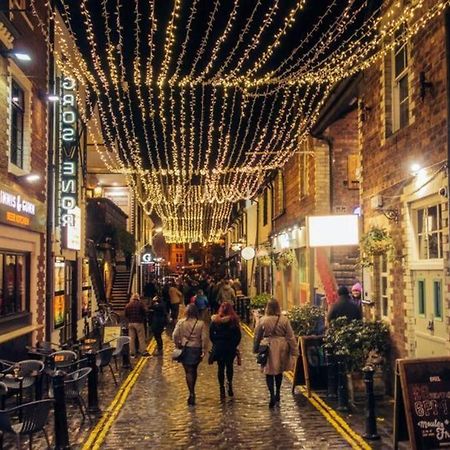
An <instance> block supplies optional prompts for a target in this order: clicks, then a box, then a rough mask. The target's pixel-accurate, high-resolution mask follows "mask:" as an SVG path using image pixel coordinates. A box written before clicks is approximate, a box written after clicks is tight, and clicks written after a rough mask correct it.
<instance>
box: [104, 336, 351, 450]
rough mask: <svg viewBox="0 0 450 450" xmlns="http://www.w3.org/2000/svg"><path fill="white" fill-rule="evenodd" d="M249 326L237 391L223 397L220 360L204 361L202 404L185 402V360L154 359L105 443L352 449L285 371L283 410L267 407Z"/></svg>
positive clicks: (167, 348) (115, 446)
mask: <svg viewBox="0 0 450 450" xmlns="http://www.w3.org/2000/svg"><path fill="white" fill-rule="evenodd" d="M251 345H252V342H251V338H250V337H249V336H248V335H246V334H245V333H243V341H242V343H241V351H242V354H243V363H242V366H241V367H238V366H235V383H234V385H235V396H234V398H229V397H228V398H227V400H226V401H225V402H223V403H221V402H220V400H219V388H218V385H217V381H216V366H215V365H214V366H208V364H207V362H203V363H202V364H200V367H199V378H198V382H197V405H196V406H195V407H189V406H187V404H186V399H187V389H186V385H185V381H184V372H183V368H182V367H181V365H178V364H175V363H173V362H172V361H171V360H170V353H171V351H170V350H171V349H172V343H171V342H170V339H169V338H168V337H167V336H166V337H165V351H164V357H160V358H157V357H152V358H150V359H149V360H148V361H147V363H146V366H145V367H144V369H143V371H142V372H141V374H140V376H139V378H138V380H137V382H136V384H135V385H134V388H133V390H132V392H131V394H130V395H129V397H128V399H127V401H126V403H125V404H124V406H123V408H122V410H121V412H120V414H119V416H118V418H117V419H116V421H115V422H114V424H113V425H112V427H111V429H110V430H109V432H108V435H107V437H106V439H105V441H104V443H103V446H102V448H104V449H147V448H148V449H150V448H151V449H292V448H300V449H311V450H312V449H317V450H320V449H345V448H350V447H349V445H348V444H347V442H346V441H345V440H343V438H342V437H341V436H340V435H339V434H338V433H337V432H336V431H335V430H334V429H333V427H332V426H331V425H329V424H328V423H327V421H326V419H325V418H324V417H323V416H322V415H321V414H320V413H319V412H318V411H317V410H316V409H315V408H314V407H313V406H311V404H310V403H309V402H308V401H307V399H306V398H305V397H304V396H303V395H301V394H298V395H296V396H293V395H292V394H291V383H290V382H289V381H288V380H287V379H286V378H285V381H284V386H283V394H282V404H281V408H280V409H275V410H270V409H269V408H268V394H267V389H266V386H265V382H264V376H263V375H262V374H261V373H260V371H259V368H258V367H257V365H256V363H255V359H254V356H253V355H252V353H251Z"/></svg>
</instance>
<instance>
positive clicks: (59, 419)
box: [52, 370, 70, 450]
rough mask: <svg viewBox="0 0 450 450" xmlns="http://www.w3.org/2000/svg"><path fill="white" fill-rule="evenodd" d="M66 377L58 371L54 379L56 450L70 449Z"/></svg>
mask: <svg viewBox="0 0 450 450" xmlns="http://www.w3.org/2000/svg"><path fill="white" fill-rule="evenodd" d="M64 376H65V373H64V372H63V371H62V370H57V371H56V372H55V373H54V374H53V378H52V383H53V396H54V398H55V450H63V449H70V443H69V429H68V426H67V410H66V398H65V394H64Z"/></svg>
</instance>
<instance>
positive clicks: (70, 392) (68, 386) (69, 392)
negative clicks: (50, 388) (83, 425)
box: [64, 367, 92, 421]
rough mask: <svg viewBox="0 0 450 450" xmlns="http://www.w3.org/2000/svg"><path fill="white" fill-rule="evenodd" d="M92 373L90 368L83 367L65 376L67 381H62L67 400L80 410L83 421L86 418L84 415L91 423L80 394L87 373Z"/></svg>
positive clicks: (84, 384)
mask: <svg viewBox="0 0 450 450" xmlns="http://www.w3.org/2000/svg"><path fill="white" fill-rule="evenodd" d="M91 371H92V369H91V368H90V367H84V368H83V369H78V370H75V372H72V373H69V374H68V375H67V377H68V379H67V380H64V392H65V396H66V399H67V400H74V401H75V402H76V403H77V405H78V407H79V408H80V412H81V415H82V416H83V420H84V419H85V418H86V414H87V416H88V418H89V421H91V417H90V416H89V413H88V411H87V407H86V402H85V401H84V399H83V397H82V395H81V393H82V391H83V388H84V387H85V386H86V383H87V379H88V375H89V373H90V372H91Z"/></svg>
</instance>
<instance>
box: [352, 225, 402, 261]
mask: <svg viewBox="0 0 450 450" xmlns="http://www.w3.org/2000/svg"><path fill="white" fill-rule="evenodd" d="M360 243H361V255H362V259H361V264H362V266H365V267H368V266H372V265H373V260H374V257H376V256H379V255H384V254H387V253H390V252H392V251H393V249H394V242H393V239H392V236H391V235H390V233H389V232H388V231H387V230H386V228H383V227H377V226H372V227H371V228H370V230H369V231H368V232H367V233H365V234H364V235H363V236H362V238H361V241H360Z"/></svg>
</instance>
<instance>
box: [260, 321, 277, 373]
mask: <svg viewBox="0 0 450 450" xmlns="http://www.w3.org/2000/svg"><path fill="white" fill-rule="evenodd" d="M279 320H280V316H278V319H277V321H276V322H275V326H274V327H273V329H272V333H270V335H269V336H264V338H270V337H271V336H272V334H273V332H274V331H275V330H276V328H277V325H278V322H279ZM269 351H270V342H269V340H267V344H260V345H259V348H258V353H257V354H256V362H257V363H258V364H259V365H260V366H261V367H264V366H265V365H266V364H267V360H268V359H269Z"/></svg>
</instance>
